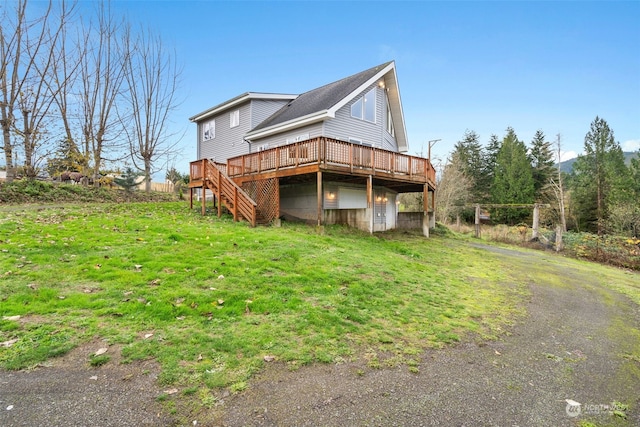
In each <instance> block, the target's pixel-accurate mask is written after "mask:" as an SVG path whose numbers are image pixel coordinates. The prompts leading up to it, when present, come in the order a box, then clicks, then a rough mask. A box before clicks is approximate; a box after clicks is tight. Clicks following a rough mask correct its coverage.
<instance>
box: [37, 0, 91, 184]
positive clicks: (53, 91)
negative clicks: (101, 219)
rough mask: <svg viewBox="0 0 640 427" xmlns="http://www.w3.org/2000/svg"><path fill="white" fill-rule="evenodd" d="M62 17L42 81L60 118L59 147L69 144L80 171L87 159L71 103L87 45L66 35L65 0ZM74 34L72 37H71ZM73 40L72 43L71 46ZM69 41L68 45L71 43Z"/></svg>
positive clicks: (84, 170)
mask: <svg viewBox="0 0 640 427" xmlns="http://www.w3.org/2000/svg"><path fill="white" fill-rule="evenodd" d="M60 6H61V9H62V10H61V12H60V17H61V19H64V18H66V21H65V22H64V24H63V25H61V26H60V34H59V35H58V37H56V41H55V44H54V46H53V49H54V51H55V59H54V60H53V61H52V63H51V66H50V67H49V68H48V69H47V70H45V71H46V72H43V73H41V74H42V79H43V81H44V82H45V83H46V84H47V87H48V89H49V93H50V95H51V97H52V100H53V102H54V104H55V106H56V108H57V118H58V119H59V120H60V122H61V123H60V125H61V126H62V129H63V132H64V136H65V141H62V142H61V144H62V146H65V147H69V148H70V149H71V151H73V152H74V153H77V154H78V155H77V156H74V157H76V158H77V160H78V161H79V163H81V164H80V165H78V166H80V167H81V168H82V169H83V170H82V171H81V172H84V173H87V170H86V168H87V166H88V164H87V160H88V159H87V158H86V156H84V155H80V153H81V148H82V147H81V146H80V144H79V138H78V136H79V132H78V129H77V128H78V127H79V126H76V125H77V124H78V123H80V121H79V120H78V118H79V116H78V115H77V113H78V110H79V108H78V105H77V102H73V100H74V99H76V96H75V93H74V90H75V89H76V86H75V85H76V84H77V82H78V76H79V68H80V64H81V63H82V61H83V59H84V58H83V56H84V55H85V54H86V49H87V48H86V44H85V43H84V38H83V37H80V39H79V40H78V39H77V38H75V37H74V35H72V34H69V28H68V24H69V22H70V17H71V13H72V9H74V7H73V6H72V7H71V8H69V9H67V7H66V4H65V2H64V1H62V2H61V4H60ZM72 37H74V38H75V39H72ZM74 43H75V45H74ZM70 44H71V48H70V46H69V45H70Z"/></svg>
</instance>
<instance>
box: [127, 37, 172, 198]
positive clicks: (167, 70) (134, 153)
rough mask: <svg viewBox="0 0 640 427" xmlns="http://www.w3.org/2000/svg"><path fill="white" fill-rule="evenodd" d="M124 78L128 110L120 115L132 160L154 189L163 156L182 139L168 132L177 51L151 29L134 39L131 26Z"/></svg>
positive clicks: (146, 181)
mask: <svg viewBox="0 0 640 427" xmlns="http://www.w3.org/2000/svg"><path fill="white" fill-rule="evenodd" d="M124 40H125V42H124V44H125V51H126V52H127V55H126V61H125V63H124V70H125V80H126V88H127V89H128V93H127V97H126V99H127V102H128V111H127V114H126V115H124V117H121V118H122V120H123V123H130V125H126V126H124V130H125V132H126V134H127V139H128V141H129V150H130V155H131V160H132V162H133V164H134V166H135V167H136V168H137V169H139V170H141V171H143V172H144V179H145V191H146V192H147V193H149V192H150V190H151V175H152V174H153V173H154V172H156V171H157V170H162V169H164V168H165V166H166V165H165V164H163V165H161V166H159V167H158V169H157V170H155V169H154V166H155V163H156V162H157V161H158V160H159V159H162V158H165V159H167V160H168V158H169V156H170V155H172V154H175V147H176V145H177V143H178V142H179V140H180V138H177V134H176V133H171V132H169V129H168V127H169V124H170V123H169V120H170V113H171V112H172V111H174V110H175V109H176V107H177V106H178V101H177V98H176V92H177V90H178V85H179V77H180V70H179V69H178V66H177V63H176V55H175V52H171V51H168V50H167V49H166V48H165V47H164V45H163V43H162V39H161V38H160V37H159V36H157V35H153V34H152V33H151V32H149V31H141V32H140V33H139V35H138V37H136V38H135V39H134V38H133V35H132V33H131V29H130V28H129V29H127V31H126V32H125V37H124Z"/></svg>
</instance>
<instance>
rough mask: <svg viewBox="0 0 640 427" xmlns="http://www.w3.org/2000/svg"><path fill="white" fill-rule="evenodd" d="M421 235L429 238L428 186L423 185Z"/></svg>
mask: <svg viewBox="0 0 640 427" xmlns="http://www.w3.org/2000/svg"><path fill="white" fill-rule="evenodd" d="M422 210H423V215H422V234H423V235H424V237H429V184H424V187H423V190H422Z"/></svg>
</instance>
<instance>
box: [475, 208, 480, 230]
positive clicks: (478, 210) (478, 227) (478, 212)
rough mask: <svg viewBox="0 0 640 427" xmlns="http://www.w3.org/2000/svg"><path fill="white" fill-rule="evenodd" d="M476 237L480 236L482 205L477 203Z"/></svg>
mask: <svg viewBox="0 0 640 427" xmlns="http://www.w3.org/2000/svg"><path fill="white" fill-rule="evenodd" d="M476 237H478V238H479V237H480V205H476Z"/></svg>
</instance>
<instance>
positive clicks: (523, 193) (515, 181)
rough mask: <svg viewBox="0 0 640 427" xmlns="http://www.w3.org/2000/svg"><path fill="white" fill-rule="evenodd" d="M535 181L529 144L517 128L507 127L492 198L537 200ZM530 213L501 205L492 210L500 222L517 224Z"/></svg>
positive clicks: (495, 200)
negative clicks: (529, 157) (516, 130)
mask: <svg viewBox="0 0 640 427" xmlns="http://www.w3.org/2000/svg"><path fill="white" fill-rule="evenodd" d="M534 193H535V191H534V183H533V174H532V171H531V164H530V163H529V159H528V157H527V148H526V146H525V145H524V143H523V142H522V141H520V140H518V137H517V135H516V133H515V131H514V130H513V129H512V128H507V134H506V135H505V137H504V139H503V140H502V146H501V148H500V151H499V152H498V156H497V158H496V167H495V176H494V181H493V187H492V200H493V203H496V204H529V203H533V201H534V195H535V194H534ZM528 215H529V211H528V210H524V209H510V208H499V209H495V210H494V211H493V212H492V215H491V216H492V218H493V219H494V220H496V221H498V222H504V223H508V224H515V223H517V222H519V221H522V220H523V219H524V218H526V217H527V216H528Z"/></svg>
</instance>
